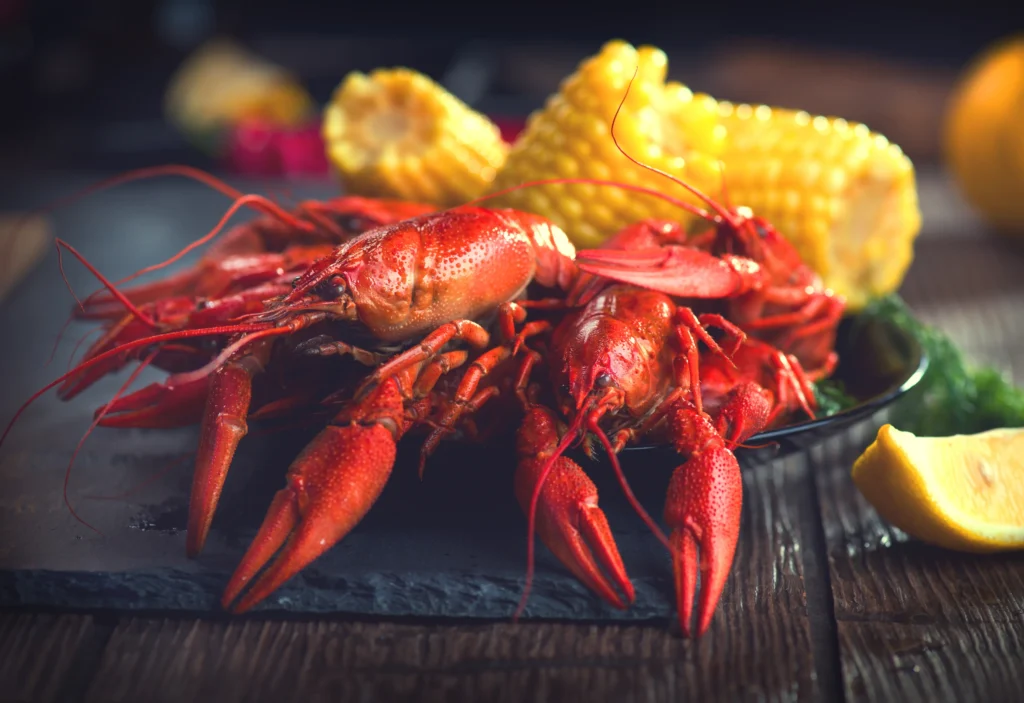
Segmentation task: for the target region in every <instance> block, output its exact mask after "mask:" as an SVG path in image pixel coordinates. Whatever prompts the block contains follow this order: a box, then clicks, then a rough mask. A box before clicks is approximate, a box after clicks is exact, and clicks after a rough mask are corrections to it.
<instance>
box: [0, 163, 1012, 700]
mask: <svg viewBox="0 0 1024 703" xmlns="http://www.w3.org/2000/svg"><path fill="white" fill-rule="evenodd" d="M921 195H922V203H923V208H924V211H925V220H926V224H925V231H924V233H923V234H922V237H921V239H920V240H919V246H918V255H917V260H916V262H915V264H914V267H913V269H912V271H911V273H910V275H909V276H908V278H907V280H906V283H905V286H904V294H905V296H906V298H907V299H908V300H909V302H910V303H911V304H912V305H913V306H914V307H915V308H916V309H917V310H918V312H919V313H920V314H921V316H922V317H924V318H925V319H928V320H930V321H933V322H935V323H937V324H939V325H941V326H943V327H944V328H945V329H947V330H948V331H949V332H950V333H951V334H952V335H953V337H954V338H955V339H956V340H957V341H958V342H959V343H961V344H962V345H963V347H964V348H965V349H966V350H967V351H968V352H969V353H970V354H971V355H972V356H973V357H974V358H976V359H980V360H985V361H989V362H993V363H996V364H998V365H999V366H1001V367H1002V368H1004V369H1006V370H1007V371H1008V372H1009V373H1011V374H1013V376H1014V378H1015V380H1016V382H1017V383H1024V307H1022V306H1024V251H1022V249H1021V247H1019V246H1013V245H1011V244H1010V243H1007V242H1003V241H999V240H996V239H994V238H992V237H991V236H988V235H986V234H984V232H983V230H982V229H981V228H980V227H979V225H978V224H977V223H976V222H975V221H974V220H973V219H972V218H971V217H970V216H969V214H968V213H966V211H965V210H964V209H963V208H962V206H960V205H958V203H957V201H956V200H955V196H953V195H951V193H950V191H949V189H948V187H947V185H946V184H945V183H944V182H943V181H942V180H941V179H937V178H922V182H921ZM871 430H872V428H871V427H865V428H861V436H860V438H859V440H856V439H855V440H843V441H837V442H829V443H826V444H824V445H821V446H818V447H817V448H815V449H813V450H812V451H811V452H810V453H809V455H807V456H794V457H793V458H791V459H790V460H788V461H787V462H786V463H785V465H784V466H783V467H782V470H781V471H780V470H775V471H771V472H769V471H767V470H759V469H758V468H754V469H753V470H751V471H749V472H748V473H747V476H746V479H745V480H746V485H745V490H746V496H747V499H746V504H745V506H744V511H745V514H744V518H743V519H744V523H743V536H742V538H741V544H740V547H739V550H738V553H737V557H736V563H735V567H734V570H733V573H732V577H731V580H730V583H729V585H728V586H727V590H726V593H725V594H724V596H723V601H722V604H721V606H720V608H719V612H718V614H717V615H716V618H715V621H714V624H713V626H712V628H711V631H710V632H709V634H708V635H707V636H706V638H705V639H703V640H701V641H699V642H697V643H694V642H690V641H686V640H683V639H680V638H679V637H678V636H676V635H675V634H673V633H672V631H671V630H670V623H668V622H664V621H658V622H650V623H644V624H634V625H621V624H617V625H609V624H601V623H593V624H579V623H573V624H566V623H554V622H553V623H537V622H529V623H525V624H519V625H513V624H510V623H508V622H504V621H503V622H493V623H482V622H478V621H477V622H471V623H464V622H451V621H445V622H437V623H431V622H409V621H401V622H379V621H377V622H362V621H357V620H353V619H351V618H343V617H334V618H317V619H261V618H255V617H251V618H238V619H234V620H231V619H228V618H225V617H216V616H212V615H208V614H206V615H194V616H179V615H175V616H165V615H162V614H159V613H154V614H146V615H139V614H122V613H118V612H98V613H55V612H6V613H0V700H3V701H154V702H155V701H179V700H180V701H199V700H211V701H223V702H225V703H227V702H229V701H252V700H259V701H263V700H266V701H271V700H273V701H287V700H301V701H321V700H323V701H326V700H331V701H342V700H344V701H348V700H358V701H383V700H400V701H405V700H409V701H411V700H417V701H420V700H426V701H463V700H465V701H492V700H493V701H597V700H614V701H620V702H623V703H626V702H628V701H661V700H678V699H687V698H693V699H697V700H711V699H714V700H758V701H760V700H773V701H776V700H777V701H790V700H799V701H812V700H845V701H855V700H856V701H862V700H863V701H876V700H878V701H881V700H894V701H896V700H899V701H940V700H942V701H945V700H950V701H953V700H955V701H974V700H979V701H980V700H985V701H1017V700H1021V699H1022V696H1024V694H1022V690H1024V554H1008V555H998V556H985V557H981V556H971V555H963V554H957V553H953V552H948V551H943V550H939V549H934V548H930V547H927V546H923V545H921V544H918V543H915V542H914V541H912V540H909V539H908V538H907V537H906V535H904V534H902V533H900V532H899V531H897V530H894V529H892V528H890V527H889V526H887V525H886V524H885V523H883V522H882V521H881V520H880V519H879V518H878V516H877V515H876V514H875V513H874V512H873V510H872V509H871V508H870V507H869V506H868V505H867V504H866V503H865V501H864V500H863V499H862V498H861V497H860V495H859V494H858V493H857V492H856V490H855V489H854V488H853V486H852V484H851V482H850V479H849V470H850V466H851V463H852V460H853V457H854V456H856V454H857V452H858V451H859V449H860V447H861V446H863V442H866V441H868V440H869V439H870V436H871ZM858 442H859V443H858Z"/></svg>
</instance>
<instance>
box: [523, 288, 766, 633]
mask: <svg viewBox="0 0 1024 703" xmlns="http://www.w3.org/2000/svg"><path fill="white" fill-rule="evenodd" d="M709 324H714V325H716V326H719V327H722V328H724V329H725V330H726V333H727V334H728V335H730V336H732V337H733V338H734V339H735V340H737V341H738V340H742V339H743V333H742V332H740V331H739V330H737V329H736V328H734V327H733V326H732V325H730V324H729V323H728V322H727V321H725V320H722V319H721V318H718V316H715V315H709V316H703V317H702V318H698V317H697V316H696V315H694V313H693V312H692V311H691V310H689V308H686V307H685V306H680V305H677V304H676V303H675V302H674V301H673V300H672V299H671V298H670V297H669V296H667V295H665V294H664V293H659V292H656V291H651V290H647V289H643V288H638V287H635V286H629V285H621V284H618V285H613V286H610V287H608V288H604V289H603V290H601V291H600V292H599V293H598V294H597V295H595V296H594V297H593V298H592V299H591V300H590V301H589V302H588V303H587V304H586V305H585V306H583V307H582V308H581V309H580V310H578V311H575V312H571V313H569V314H568V315H567V316H566V317H565V318H564V319H563V320H562V321H561V322H559V323H558V325H557V326H556V327H555V329H554V330H553V332H552V333H551V349H550V350H549V353H548V357H547V359H546V360H545V361H546V365H547V368H548V369H549V372H550V384H551V387H552V388H553V389H554V391H555V393H556V398H557V400H556V403H557V406H558V407H557V410H558V412H559V413H560V414H561V416H562V417H565V418H567V420H568V429H567V431H566V432H565V433H564V434H562V435H561V437H560V439H559V438H558V436H557V433H556V430H555V427H554V416H553V415H552V412H551V410H549V409H545V408H539V409H538V408H535V409H533V410H532V411H531V412H530V413H529V414H528V415H527V417H526V419H525V420H524V422H523V424H522V426H521V427H520V429H519V451H520V457H521V458H520V463H519V468H518V469H517V472H518V475H517V491H518V496H519V499H520V501H521V504H522V505H523V508H524V510H526V512H527V514H528V519H529V520H530V523H531V525H530V526H531V534H532V529H533V527H534V520H535V519H536V529H537V532H538V534H539V535H540V536H541V539H542V540H543V541H544V543H545V544H546V545H547V546H548V547H549V548H550V549H551V550H552V552H554V553H555V554H556V555H557V556H558V557H559V558H560V559H561V560H562V561H563V563H565V564H566V566H567V567H568V568H569V569H571V570H572V571H573V572H574V573H576V574H577V575H578V576H579V577H580V578H581V579H582V580H583V581H584V583H586V584H588V585H589V586H590V587H591V588H593V589H594V590H595V591H597V592H598V593H599V594H601V595H602V596H604V597H605V598H606V599H607V600H609V602H611V603H613V604H614V605H617V606H619V607H623V606H624V605H625V604H626V603H627V602H628V601H630V600H631V599H632V595H631V594H632V588H631V587H630V586H628V585H627V584H628V576H627V575H626V573H625V570H624V568H623V567H622V563H621V558H619V556H618V549H617V547H616V546H615V543H614V541H613V539H612V537H611V533H610V532H609V530H608V529H607V524H606V520H605V518H604V515H603V514H602V513H601V512H600V510H599V509H598V508H597V493H596V489H594V487H593V484H592V483H590V482H589V479H586V477H585V475H584V474H583V472H582V469H581V468H580V467H579V466H578V465H577V464H575V463H574V462H573V461H571V460H570V459H568V458H566V457H564V456H562V453H563V452H564V451H565V449H566V448H567V447H568V446H569V445H570V444H571V443H572V442H573V441H576V440H578V439H581V433H586V432H589V433H593V434H594V435H595V436H596V437H597V438H598V440H599V441H600V442H601V444H602V445H603V446H604V448H605V450H606V452H607V453H608V455H609V457H610V459H611V461H612V463H613V466H614V467H615V469H616V471H617V472H618V473H619V476H620V481H623V487H624V488H625V487H626V486H625V483H624V479H623V478H622V474H621V470H620V469H619V467H618V461H617V458H616V453H617V451H618V450H619V449H621V448H622V447H623V446H625V444H626V443H628V442H630V441H632V440H634V439H636V438H638V437H643V436H648V437H654V438H656V439H662V440H665V441H667V442H669V443H671V444H672V445H673V446H674V447H675V449H676V451H677V452H679V453H680V454H681V455H682V456H684V457H686V461H685V462H684V463H683V464H681V465H679V466H678V467H677V468H676V469H675V471H674V472H673V474H672V478H671V480H670V483H669V487H668V493H667V498H666V501H665V511H664V519H665V522H666V524H667V525H668V526H669V528H670V529H671V533H670V535H669V537H668V540H667V545H668V546H669V548H670V550H671V553H672V562H673V569H674V573H675V581H676V591H677V602H678V608H679V618H680V623H681V625H682V628H683V631H684V632H686V633H689V632H690V621H691V619H692V614H693V601H694V598H695V595H696V576H697V570H698V557H697V547H698V545H699V547H700V551H701V558H700V560H699V563H700V571H701V574H702V583H703V586H702V590H701V594H700V603H699V607H698V610H697V628H696V631H697V634H698V635H699V634H702V633H703V632H704V631H705V630H706V629H707V627H708V624H709V623H710V621H711V617H712V615H713V613H714V610H715V607H716V604H717V602H718V599H719V596H720V594H721V591H722V588H723V586H724V584H725V581H726V579H727V577H728V574H729V569H730V565H731V563H732V558H733V554H734V552H735V549H736V542H737V539H738V535H739V525H740V507H741V504H742V479H741V476H740V468H739V464H738V463H737V461H736V458H735V456H734V455H733V454H732V451H731V450H730V448H729V446H728V445H727V443H726V441H725V440H724V439H723V438H722V437H721V435H720V434H719V433H718V432H717V430H716V428H715V426H714V424H713V422H712V420H711V418H709V417H708V415H707V414H706V413H704V412H702V411H701V409H700V406H699V402H700V401H699V398H700V388H699V385H697V386H695V385H693V382H692V380H691V368H692V367H693V366H696V365H697V363H698V362H697V357H698V354H699V350H698V340H700V341H703V342H704V344H705V345H707V347H708V348H709V349H710V350H711V353H713V354H718V355H723V354H725V352H724V351H723V350H722V349H721V348H720V347H719V345H718V343H716V342H715V340H714V339H713V338H712V337H711V336H710V334H708V332H707V330H706V329H705V325H709ZM698 384H699V380H698ZM695 401H696V402H695ZM732 402H733V403H734V404H736V406H735V407H732V406H731V407H729V408H720V411H719V412H720V413H726V412H729V413H731V414H733V415H736V416H740V417H743V418H745V423H744V428H745V429H744V430H743V432H742V433H741V435H740V437H739V438H738V439H739V441H742V439H745V438H746V437H747V436H750V435H751V434H753V433H756V432H758V431H760V429H761V428H762V427H763V426H764V423H765V422H766V420H767V417H768V413H769V406H770V394H767V393H760V394H753V395H737V396H736V397H735V398H734V399H733V401H732ZM549 473H550V477H548V474H549ZM545 481H547V482H545ZM627 497H629V498H630V499H631V501H632V502H633V504H634V507H635V508H636V509H637V510H638V511H639V512H640V513H641V516H642V517H644V519H645V520H646V521H647V523H648V525H649V526H650V527H651V528H652V530H653V531H655V533H656V534H658V535H659V536H661V537H662V539H664V536H663V535H662V533H661V530H660V529H659V528H658V527H657V525H656V524H655V523H654V522H653V521H652V520H651V519H650V517H649V516H647V515H646V513H645V512H644V511H643V509H642V508H641V507H640V506H639V504H638V503H636V502H635V499H633V498H632V495H631V493H629V492H628V491H627ZM531 554H532V553H531ZM531 565H532V561H531ZM602 568H603V569H604V570H606V571H608V572H609V573H610V574H611V575H612V581H614V584H617V585H618V586H619V588H620V589H621V590H622V592H623V593H624V594H625V599H623V598H621V597H619V596H618V595H617V594H616V593H615V589H614V585H613V583H612V581H609V580H608V579H607V578H606V577H605V576H604V575H603V574H602V571H601V569H602Z"/></svg>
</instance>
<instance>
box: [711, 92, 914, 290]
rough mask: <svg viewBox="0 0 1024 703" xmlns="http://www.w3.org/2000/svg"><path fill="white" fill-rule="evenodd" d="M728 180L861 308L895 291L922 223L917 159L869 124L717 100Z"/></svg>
mask: <svg viewBox="0 0 1024 703" xmlns="http://www.w3.org/2000/svg"><path fill="white" fill-rule="evenodd" d="M719 112H720V115H721V119H722V125H723V126H724V127H725V128H726V130H727V131H728V136H727V139H726V149H725V153H724V154H723V161H724V163H725V173H724V179H725V186H726V192H727V193H728V194H729V200H730V204H732V205H734V206H737V205H746V206H748V207H750V209H751V210H753V211H754V213H756V214H757V215H760V216H762V217H764V218H765V219H767V220H768V221H769V222H771V223H772V224H773V225H774V226H775V227H776V228H777V229H778V231H779V232H780V233H781V234H782V235H784V236H785V237H787V238H788V239H789V240H790V241H791V242H793V244H794V245H795V246H796V248H797V250H798V251H799V252H800V254H801V255H802V256H803V258H804V260H805V261H806V262H807V264H808V265H809V266H811V267H812V268H813V269H815V270H816V271H817V272H818V273H819V274H821V276H822V278H823V279H824V281H825V284H826V285H828V286H829V287H831V288H832V289H834V290H835V291H836V292H837V293H840V294H842V295H844V296H846V297H847V300H848V307H849V308H850V309H851V310H857V309H859V308H861V307H863V305H864V304H865V303H866V302H867V301H868V299H869V298H872V297H875V296H880V295H884V294H886V293H890V292H892V291H894V290H896V289H897V288H898V287H899V285H900V283H901V282H902V281H903V276H904V274H905V273H906V270H907V268H908V267H909V266H910V263H911V261H912V259H913V245H914V240H915V239H916V237H917V234H918V231H919V230H920V227H921V213H920V210H919V208H918V199H917V189H916V184H915V175H914V167H913V165H912V163H911V162H910V159H909V158H907V156H906V155H905V154H904V153H903V152H902V151H901V150H900V148H899V147H898V146H896V145H895V144H891V143H890V142H889V141H888V140H886V139H885V137H883V136H881V135H879V134H874V133H872V132H871V131H870V130H869V129H868V128H867V127H866V126H864V125H862V124H856V123H849V122H847V121H846V120H842V119H829V118H826V117H821V116H818V117H812V116H811V115H809V114H807V113H806V112H799V111H794V110H783V109H772V108H769V107H767V106H763V105H762V106H751V105H733V104H730V103H727V102H721V103H719Z"/></svg>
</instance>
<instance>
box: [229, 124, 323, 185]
mask: <svg viewBox="0 0 1024 703" xmlns="http://www.w3.org/2000/svg"><path fill="white" fill-rule="evenodd" d="M225 140H226V141H225V149H224V156H223V160H224V166H225V167H226V168H227V169H229V170H230V171H232V172H234V173H238V174H241V175H245V176H283V177H286V178H297V177H308V176H323V177H326V176H327V175H328V165H327V156H326V154H325V151H324V143H323V139H322V138H321V136H320V124H319V122H314V123H312V124H308V125H304V126H302V127H297V128H286V127H280V126H277V125H273V124H271V123H269V122H265V121H263V120H256V119H252V120H244V121H242V122H239V123H238V124H236V125H234V126H233V127H232V128H231V129H230V130H228V133H227V135H226V138H225Z"/></svg>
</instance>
